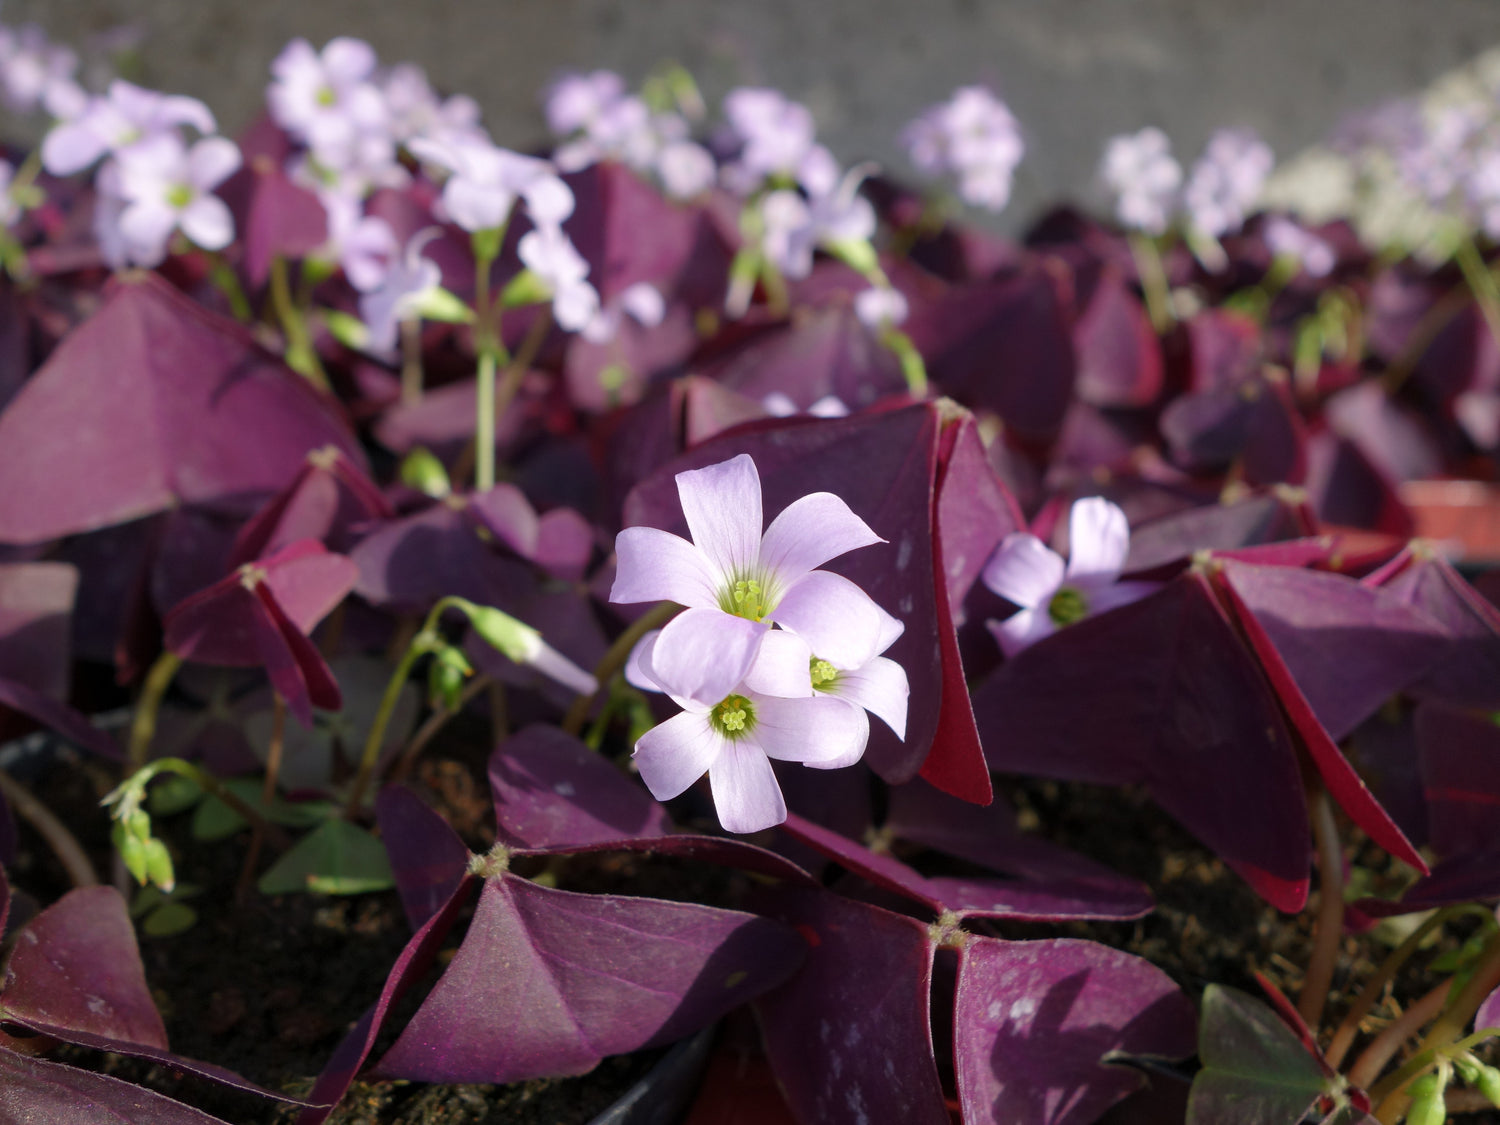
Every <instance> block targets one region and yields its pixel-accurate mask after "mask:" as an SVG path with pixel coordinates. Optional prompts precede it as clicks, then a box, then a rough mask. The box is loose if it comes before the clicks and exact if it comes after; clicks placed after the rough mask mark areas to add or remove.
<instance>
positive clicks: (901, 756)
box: [625, 404, 1017, 803]
mask: <svg viewBox="0 0 1500 1125" xmlns="http://www.w3.org/2000/svg"><path fill="white" fill-rule="evenodd" d="M972 426H973V422H972V420H971V419H970V418H969V417H968V416H967V415H966V414H962V413H960V414H957V415H954V414H953V413H951V412H950V410H949V408H944V407H941V406H939V405H936V404H923V405H920V406H912V407H906V408H902V409H897V410H891V411H887V412H880V413H871V414H865V415H859V416H855V417H851V418H841V419H833V420H826V421H825V420H811V419H787V420H776V421H774V422H761V423H755V424H752V425H750V426H744V427H741V428H739V429H736V430H734V431H731V432H730V433H726V434H723V435H721V436H719V437H717V438H715V439H713V440H712V441H709V442H705V443H704V444H703V445H700V446H698V447H697V448H695V449H693V450H691V451H689V452H688V453H686V454H684V455H682V456H681V457H678V458H677V459H675V460H674V461H672V462H670V463H669V464H667V465H666V466H664V467H662V468H660V469H658V470H657V471H656V472H655V473H653V474H652V475H651V476H650V477H648V478H647V479H646V480H644V481H642V482H641V484H639V485H638V486H637V487H636V489H635V490H634V491H633V492H632V493H631V495H630V497H629V499H628V500H627V503H626V508H625V522H626V523H627V524H648V525H650V526H653V527H660V528H664V529H667V530H676V531H678V532H679V533H681V531H682V530H683V520H682V515H681V509H680V507H679V505H678V499H677V489H676V482H675V480H674V475H675V474H676V473H678V472H680V471H682V470H684V469H690V468H698V467H701V466H704V465H710V464H714V463H716V462H719V461H722V460H726V459H728V458H729V457H732V456H734V455H736V454H738V453H748V454H750V455H751V456H752V457H753V458H754V460H755V463H756V467H757V468H758V470H759V472H760V479H761V488H762V492H763V495H764V501H763V506H764V510H765V512H766V514H767V515H768V516H771V515H773V514H774V513H776V512H778V511H780V510H781V509H782V508H784V507H785V506H786V505H787V504H789V503H791V502H792V501H793V500H796V499H797V498H798V497H800V496H803V495H805V494H806V493H808V492H813V491H819V490H822V491H828V492H832V493H834V494H835V495H838V496H840V497H842V498H843V499H844V501H845V502H846V503H848V505H849V506H850V508H851V509H853V511H854V512H855V514H856V515H858V516H860V517H861V518H862V519H863V520H864V521H865V522H866V523H868V524H869V525H870V526H871V527H872V528H873V529H874V530H875V532H876V534H879V535H884V536H887V537H889V538H890V539H891V543H890V544H889V545H888V546H887V545H877V546H875V547H869V548H865V549H864V550H862V551H855V552H851V553H850V554H848V555H845V556H843V557H841V558H839V559H835V560H834V561H833V562H831V563H830V564H828V569H830V570H834V571H837V572H839V573H840V574H843V575H845V576H846V577H848V578H850V579H852V580H853V581H854V582H856V583H857V584H858V585H860V586H861V587H863V588H864V589H865V590H866V591H867V592H868V593H869V594H870V596H871V597H873V598H874V599H875V601H876V602H877V603H879V604H880V605H881V606H882V607H883V608H885V609H886V610H887V612H890V613H892V614H894V615H895V616H896V617H898V618H900V619H901V620H902V621H903V622H904V623H905V625H906V631H905V632H904V633H903V634H902V636H901V638H900V639H899V640H898V641H897V642H896V643H895V644H894V645H892V646H891V648H890V650H889V651H888V652H887V653H886V655H887V656H889V657H890V658H891V659H892V660H895V661H896V662H897V663H898V664H900V665H901V666H902V667H903V668H904V669H905V670H906V675H907V679H908V681H909V682H910V685H911V710H910V712H909V714H908V716H907V727H906V741H905V743H901V742H898V741H897V740H896V738H895V736H894V735H892V734H890V733H889V732H887V731H885V730H884V728H883V727H882V726H881V725H880V724H873V725H872V730H871V736H870V745H869V748H868V750H867V751H866V760H867V761H868V762H869V763H870V765H871V767H872V768H873V769H875V771H876V772H877V773H879V774H880V775H881V776H883V777H885V778H886V779H887V780H890V781H893V782H899V781H905V780H908V779H910V778H911V777H913V776H915V775H916V774H917V773H918V772H919V771H920V772H921V773H922V775H923V776H924V777H926V778H927V779H928V780H929V781H932V782H933V783H934V784H936V785H939V786H940V787H944V786H947V787H950V788H952V789H953V790H956V792H955V795H956V796H961V797H964V798H966V799H970V800H976V801H979V802H981V803H983V802H985V801H987V800H988V799H989V797H990V790H989V779H988V776H987V775H986V773H985V770H984V768H983V765H982V763H981V762H980V761H979V760H978V740H977V736H976V734H975V732H974V729H973V720H972V713H971V711H970V705H969V696H968V691H967V689H966V687H963V686H962V685H963V684H964V679H963V669H962V667H961V666H960V665H959V663H958V652H957V644H956V641H955V640H954V637H953V624H952V610H951V602H950V599H951V598H952V596H953V595H954V593H955V592H958V594H959V596H960V597H961V596H962V593H964V592H967V590H966V587H965V586H964V583H965V582H966V581H968V582H972V576H973V575H974V574H976V573H977V571H978V570H979V568H981V567H982V566H983V565H984V563H985V561H986V560H987V558H988V556H989V552H990V551H991V550H992V549H993V547H994V545H995V544H996V543H998V542H999V540H1000V539H1001V538H1002V537H1003V536H1004V535H1005V534H1006V533H1007V532H1009V531H1011V530H1015V529H1016V526H1017V524H1016V523H1015V522H1013V521H1014V520H1015V516H1014V514H1013V513H1014V508H1013V502H1012V501H1010V499H1009V494H1008V493H1007V492H1006V491H1005V488H1004V486H1003V485H1002V484H1000V482H999V480H998V479H997V478H996V477H995V475H994V472H993V470H992V469H991V468H990V467H989V465H988V463H987V462H986V461H984V460H983V459H982V453H981V447H980V446H979V444H978V441H977V436H976V435H974V433H973V432H972ZM929 752H931V753H932V755H933V757H932V758H929ZM933 759H935V760H933Z"/></svg>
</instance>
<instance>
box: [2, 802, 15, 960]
mask: <svg viewBox="0 0 1500 1125" xmlns="http://www.w3.org/2000/svg"><path fill="white" fill-rule="evenodd" d="M0 803H3V800H0ZM0 815H4V816H6V817H9V816H10V808H9V806H6V810H5V812H4V813H3V814H0ZM11 846H12V848H14V846H15V841H14V840H12V841H11ZM11 862H12V861H11V859H10V858H6V859H5V860H4V862H0V939H4V938H6V937H7V936H9V935H8V934H7V933H6V929H5V926H6V923H7V922H9V921H10V880H9V879H7V878H6V877H5V868H6V866H7V865H8V864H9V863H11Z"/></svg>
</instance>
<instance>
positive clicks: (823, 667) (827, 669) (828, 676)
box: [808, 656, 839, 691]
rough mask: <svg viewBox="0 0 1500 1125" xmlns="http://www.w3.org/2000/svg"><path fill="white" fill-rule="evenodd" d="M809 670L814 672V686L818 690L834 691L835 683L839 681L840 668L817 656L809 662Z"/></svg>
mask: <svg viewBox="0 0 1500 1125" xmlns="http://www.w3.org/2000/svg"><path fill="white" fill-rule="evenodd" d="M808 670H809V671H810V672H811V673H812V686H813V688H814V689H816V690H817V691H832V690H833V687H834V684H835V683H836V682H837V681H838V678H839V670H838V669H837V668H835V667H834V666H833V665H832V664H830V663H828V661H826V660H819V659H818V658H817V657H816V656H815V657H813V658H812V660H810V661H809V662H808Z"/></svg>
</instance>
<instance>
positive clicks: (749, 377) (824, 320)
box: [699, 283, 906, 410]
mask: <svg viewBox="0 0 1500 1125" xmlns="http://www.w3.org/2000/svg"><path fill="white" fill-rule="evenodd" d="M860 287H861V288H863V287H864V285H863V283H861V286H860ZM699 370H700V371H701V372H702V373H703V374H705V375H707V376H708V377H710V378H712V379H714V380H715V381H716V382H719V383H722V384H723V385H724V386H725V387H726V388H728V389H730V390H733V391H736V392H738V393H739V394H742V395H744V396H745V397H747V398H749V399H751V400H752V401H755V402H762V401H764V399H765V398H766V397H767V396H768V395H771V394H773V393H778V392H779V393H781V394H784V395H786V396H787V397H788V398H790V399H791V400H792V402H794V403H795V404H796V406H797V408H798V409H799V410H806V409H807V408H808V407H809V406H811V405H812V404H813V403H815V402H817V401H818V400H819V399H822V398H825V397H827V396H828V395H832V396H833V397H834V398H837V399H838V400H839V401H840V402H842V403H843V404H844V405H845V406H848V407H849V408H850V409H851V410H860V409H863V408H864V407H867V406H869V405H870V404H872V403H874V402H876V401H877V400H878V399H881V398H884V397H885V396H887V395H892V394H900V393H902V392H904V391H905V390H906V380H905V378H904V376H903V375H902V374H901V363H900V360H898V359H897V358H896V355H895V353H894V352H892V351H891V350H890V349H889V348H887V347H885V345H883V344H881V343H880V341H879V340H878V339H877V338H876V335H875V333H874V332H872V331H871V330H870V329H869V328H867V327H865V325H864V324H863V322H861V321H860V319H859V318H858V317H857V316H855V315H854V309H853V307H852V306H851V305H850V303H849V301H848V300H847V299H845V300H843V301H841V302H839V303H836V304H831V305H826V306H824V307H821V308H799V309H798V313H797V315H796V316H795V317H793V318H792V319H791V320H790V321H788V322H786V323H784V324H780V325H775V326H773V327H770V328H767V329H765V330H763V331H761V332H760V333H758V334H757V335H755V336H753V337H751V338H750V339H749V340H747V341H746V342H745V343H743V344H742V345H741V346H740V347H739V348H738V349H736V350H735V351H734V352H733V353H732V354H730V355H728V356H725V357H723V358H722V359H720V360H719V361H718V362H716V363H713V364H709V365H707V366H705V367H702V368H700V369H699Z"/></svg>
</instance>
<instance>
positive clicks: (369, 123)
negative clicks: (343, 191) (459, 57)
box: [266, 36, 389, 168]
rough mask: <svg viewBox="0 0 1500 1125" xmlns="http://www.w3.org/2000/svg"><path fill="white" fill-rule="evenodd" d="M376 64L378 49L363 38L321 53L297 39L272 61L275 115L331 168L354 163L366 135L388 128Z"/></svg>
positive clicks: (331, 44) (344, 39)
mask: <svg viewBox="0 0 1500 1125" xmlns="http://www.w3.org/2000/svg"><path fill="white" fill-rule="evenodd" d="M375 62H376V59H375V51H374V49H373V48H372V47H371V46H370V45H369V44H368V43H366V42H364V41H363V40H360V39H351V38H349V37H348V36H340V37H339V38H337V39H330V40H329V41H328V43H327V44H326V45H325V46H324V48H323V50H322V51H321V52H319V51H315V50H313V46H312V44H311V43H309V42H308V41H307V40H306V39H293V40H292V41H291V42H290V43H288V44H287V45H286V47H285V48H284V49H283V50H282V52H281V54H279V55H277V56H276V58H275V59H274V60H273V61H272V63H271V74H272V75H273V76H274V78H275V81H274V82H272V83H271V85H270V87H269V88H268V89H267V90H266V104H267V105H268V106H269V107H270V110H271V116H272V118H274V119H275V121H276V124H278V125H280V126H281V127H282V128H283V129H285V130H286V131H287V132H288V133H290V134H292V136H294V137H295V138H297V139H298V140H300V141H304V142H306V144H307V146H308V148H310V149H311V150H312V153H313V156H314V157H315V158H316V159H317V161H318V162H319V163H320V164H322V165H324V166H325V167H328V168H342V167H343V166H344V165H346V164H349V163H352V162H354V160H355V158H356V156H357V155H358V153H359V149H360V147H361V142H362V140H363V139H364V136H365V135H368V134H383V133H384V131H385V130H386V129H387V112H386V104H385V99H384V98H383V97H382V96H381V93H380V90H379V89H378V88H377V87H376V86H375V84H374V81H373V77H374V73H375ZM387 143H389V141H388V139H387Z"/></svg>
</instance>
